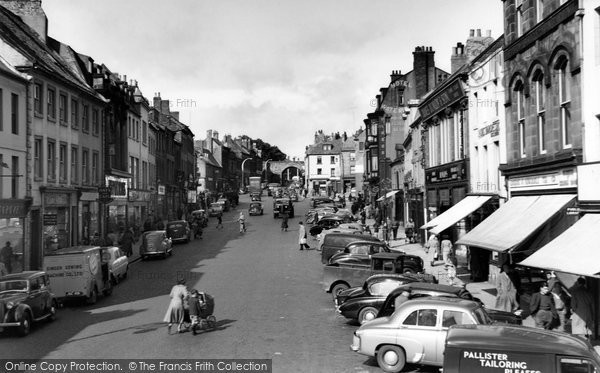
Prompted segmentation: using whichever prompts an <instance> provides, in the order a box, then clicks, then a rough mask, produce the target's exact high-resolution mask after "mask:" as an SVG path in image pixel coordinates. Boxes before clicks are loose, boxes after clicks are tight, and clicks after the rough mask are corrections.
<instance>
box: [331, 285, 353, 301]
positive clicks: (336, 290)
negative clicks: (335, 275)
mask: <svg viewBox="0 0 600 373" xmlns="http://www.w3.org/2000/svg"><path fill="white" fill-rule="evenodd" d="M348 288H349V286H348V285H346V284H337V285H335V286H334V287H333V289H331V295H332V296H333V300H335V298H337V296H338V295H339V294H340V293H341V292H342V291H344V290H346V289H348Z"/></svg>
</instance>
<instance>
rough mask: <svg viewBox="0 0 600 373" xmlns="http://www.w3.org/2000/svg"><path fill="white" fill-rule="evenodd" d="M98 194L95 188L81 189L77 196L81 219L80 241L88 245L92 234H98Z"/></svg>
mask: <svg viewBox="0 0 600 373" xmlns="http://www.w3.org/2000/svg"><path fill="white" fill-rule="evenodd" d="M98 199H99V195H98V191H97V189H96V188H94V189H87V190H82V191H81V192H80V196H79V211H81V221H80V228H79V235H80V237H81V239H80V242H81V243H82V244H84V245H89V244H90V242H92V239H93V237H94V234H96V233H98V235H100V219H101V217H100V206H99V203H98Z"/></svg>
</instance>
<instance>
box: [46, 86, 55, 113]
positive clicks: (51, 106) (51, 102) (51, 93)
mask: <svg viewBox="0 0 600 373" xmlns="http://www.w3.org/2000/svg"><path fill="white" fill-rule="evenodd" d="M46 110H47V111H48V113H47V114H48V119H51V120H55V119H56V91H55V90H54V88H50V87H48V102H47V109H46Z"/></svg>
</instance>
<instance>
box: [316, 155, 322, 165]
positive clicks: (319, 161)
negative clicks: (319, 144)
mask: <svg viewBox="0 0 600 373" xmlns="http://www.w3.org/2000/svg"><path fill="white" fill-rule="evenodd" d="M317 164H323V159H322V158H321V157H320V156H319V157H317Z"/></svg>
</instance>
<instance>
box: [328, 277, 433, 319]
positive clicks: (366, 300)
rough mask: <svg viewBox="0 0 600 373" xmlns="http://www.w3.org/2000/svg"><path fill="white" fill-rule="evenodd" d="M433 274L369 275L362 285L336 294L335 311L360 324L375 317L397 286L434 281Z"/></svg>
mask: <svg viewBox="0 0 600 373" xmlns="http://www.w3.org/2000/svg"><path fill="white" fill-rule="evenodd" d="M434 281H436V279H435V277H434V276H433V275H429V274H427V275H402V274H396V273H386V274H380V275H373V276H371V277H369V278H368V279H367V280H366V281H365V283H364V285H363V286H361V287H355V288H350V289H348V290H344V291H342V292H341V293H339V294H338V296H337V297H336V299H335V304H336V311H337V312H339V313H340V314H341V315H342V316H344V317H345V318H347V319H350V320H357V321H358V322H359V323H360V324H361V325H362V324H364V323H365V322H367V321H370V320H373V319H374V318H376V317H377V313H378V312H379V309H380V308H381V306H382V305H383V302H385V299H386V297H387V296H388V295H389V293H390V292H392V291H393V290H394V289H396V288H397V287H399V286H401V285H404V284H408V283H412V282H434Z"/></svg>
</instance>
